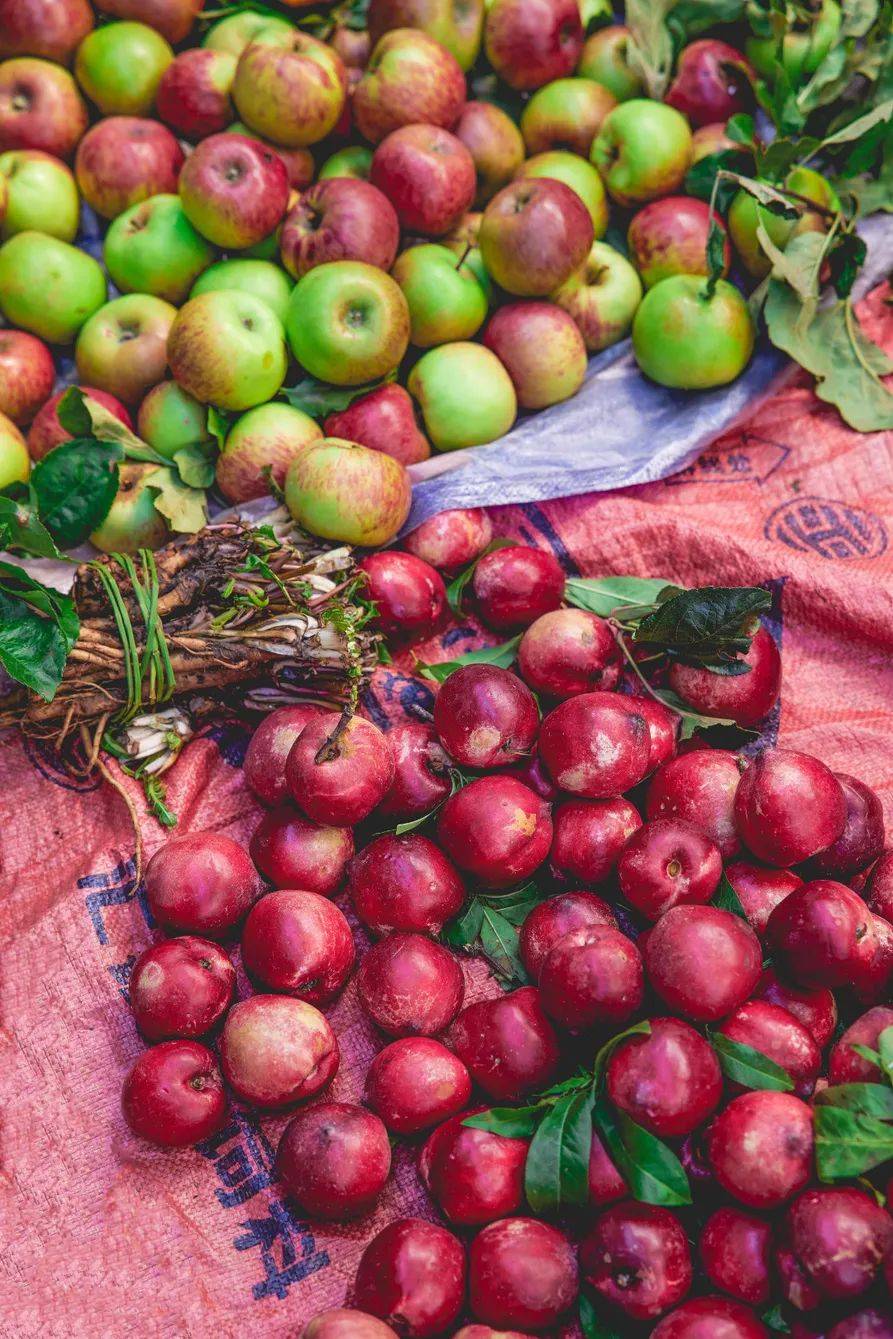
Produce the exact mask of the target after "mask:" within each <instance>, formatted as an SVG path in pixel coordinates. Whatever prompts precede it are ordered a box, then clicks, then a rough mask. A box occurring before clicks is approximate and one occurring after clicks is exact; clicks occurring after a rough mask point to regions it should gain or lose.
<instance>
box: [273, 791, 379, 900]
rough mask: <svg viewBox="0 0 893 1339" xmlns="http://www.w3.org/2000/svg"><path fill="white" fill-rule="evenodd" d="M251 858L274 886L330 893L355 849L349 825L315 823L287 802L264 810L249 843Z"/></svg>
mask: <svg viewBox="0 0 893 1339" xmlns="http://www.w3.org/2000/svg"><path fill="white" fill-rule="evenodd" d="M248 849H249V851H250V852H251V859H252V860H253V861H254V863H255V865H257V867H258V869H259V870H260V872H261V874H263V875H264V877H265V878H266V879H269V881H270V883H271V884H272V885H273V887H274V888H305V889H307V891H308V892H311V893H319V894H320V895H321V896H323V897H331V896H332V894H333V893H336V892H337V891H338V889H339V888H340V887H341V885H342V883H343V882H344V875H345V871H346V869H347V864H348V861H349V860H350V858H351V856H352V855H353V853H354V844H353V833H352V832H351V830H350V828H333V827H329V826H327V825H326V824H323V823H314V821H313V819H312V818H305V817H304V815H303V814H299V813H298V812H297V811H296V810H295V809H294V808H292V807H291V806H290V805H285V804H283V805H280V806H279V808H278V809H273V810H271V812H270V813H268V814H264V816H263V818H262V819H261V821H260V823H259V824H258V825H257V827H256V828H255V830H254V832H253V833H252V836H251V840H250V842H249V843H248Z"/></svg>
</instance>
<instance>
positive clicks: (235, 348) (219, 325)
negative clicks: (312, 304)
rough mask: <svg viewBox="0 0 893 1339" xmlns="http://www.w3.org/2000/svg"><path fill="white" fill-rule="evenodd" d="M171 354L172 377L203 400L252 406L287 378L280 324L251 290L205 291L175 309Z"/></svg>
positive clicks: (224, 405) (223, 405) (169, 344)
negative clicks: (252, 294)
mask: <svg viewBox="0 0 893 1339" xmlns="http://www.w3.org/2000/svg"><path fill="white" fill-rule="evenodd" d="M167 358H168V363H169V364H170V369H171V372H172V373H173V376H174V380H175V381H177V382H179V384H180V385H181V386H182V387H183V389H184V390H185V391H188V392H189V394H190V395H192V396H194V397H195V399H196V400H200V401H201V402H202V404H213V405H216V406H217V408H218V409H252V408H253V407H254V405H256V404H264V403H265V402H266V401H267V400H272V398H273V396H274V395H275V394H276V392H277V391H278V390H279V387H280V386H281V385H282V383H283V381H284V380H285V371H286V366H287V360H286V354H285V340H284V339H283V331H282V322H281V321H280V320H279V318H278V317H277V316H274V314H273V312H272V311H271V310H270V308H269V307H268V306H267V304H266V303H265V302H261V300H260V299H259V298H255V297H252V296H251V295H250V294H249V293H240V292H236V291H234V290H232V289H229V290H221V291H219V292H216V293H202V294H201V295H200V296H199V297H197V298H190V299H189V301H188V302H187V303H185V305H184V306H182V307H181V308H180V310H179V312H178V313H177V317H176V320H175V321H174V324H173V326H172V327H171V332H170V336H169V337H168V342H167Z"/></svg>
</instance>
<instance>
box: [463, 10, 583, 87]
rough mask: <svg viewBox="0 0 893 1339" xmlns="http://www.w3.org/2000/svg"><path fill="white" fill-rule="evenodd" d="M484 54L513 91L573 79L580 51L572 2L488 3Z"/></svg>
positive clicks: (577, 14)
mask: <svg viewBox="0 0 893 1339" xmlns="http://www.w3.org/2000/svg"><path fill="white" fill-rule="evenodd" d="M484 49H485V51H486V53H487V59H488V60H489V61H490V64H491V65H492V66H493V69H494V70H495V71H496V73H497V74H498V75H499V76H500V77H501V78H502V79H504V80H505V82H506V83H507V84H510V85H511V86H512V88H518V89H531V88H539V87H540V86H541V85H542V84H547V83H549V81H550V80H552V79H562V78H564V77H565V76H566V75H569V74H573V72H574V70H575V69H576V66H577V61H578V60H579V59H580V52H581V51H582V50H583V25H582V23H581V21H580V8H579V5H578V3H577V0H493V4H492V5H491V6H490V8H489V9H488V10H487V18H486V21H485V23H484Z"/></svg>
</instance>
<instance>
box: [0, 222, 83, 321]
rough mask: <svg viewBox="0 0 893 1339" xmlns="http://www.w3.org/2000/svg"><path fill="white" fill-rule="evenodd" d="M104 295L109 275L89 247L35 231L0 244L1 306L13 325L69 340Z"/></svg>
mask: <svg viewBox="0 0 893 1339" xmlns="http://www.w3.org/2000/svg"><path fill="white" fill-rule="evenodd" d="M105 299H106V284H105V275H104V274H103V272H102V269H101V267H100V266H99V264H98V263H97V262H96V261H95V260H94V259H93V257H92V256H88V255H87V253H86V251H81V250H79V249H78V247H76V246H71V245H70V244H69V243H68V242H60V241H59V239H58V237H48V236H47V234H46V233H42V232H32V231H27V232H19V233H16V235H15V237H10V239H9V241H8V242H4V243H3V245H2V246H0V311H2V312H3V315H4V316H5V317H6V319H7V321H9V322H10V324H11V325H18V326H21V327H22V329H23V330H30V331H31V333H32V335H39V336H40V338H41V339H45V340H47V342H48V343H50V344H70V343H71V341H72V340H73V339H74V337H75V335H76V334H77V332H78V331H79V330H80V328H81V326H82V325H83V324H84V322H85V321H86V320H87V318H88V317H89V316H92V315H93V313H94V312H95V311H96V310H97V309H98V308H99V307H101V306H102V304H103V303H104V302H105Z"/></svg>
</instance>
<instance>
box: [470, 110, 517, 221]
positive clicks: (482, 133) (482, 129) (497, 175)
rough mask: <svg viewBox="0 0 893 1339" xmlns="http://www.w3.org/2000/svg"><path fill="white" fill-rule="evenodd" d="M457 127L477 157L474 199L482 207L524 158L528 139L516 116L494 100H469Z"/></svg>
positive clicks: (512, 176) (510, 178)
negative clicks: (508, 112) (522, 132)
mask: <svg viewBox="0 0 893 1339" xmlns="http://www.w3.org/2000/svg"><path fill="white" fill-rule="evenodd" d="M453 130H454V133H455V134H456V136H457V138H458V139H460V140H461V141H462V143H463V144H464V145H465V147H466V149H467V150H468V152H469V153H470V154H471V157H472V159H473V161H474V168H475V172H476V173H477V191H476V192H475V197H474V203H475V204H476V205H478V206H479V207H481V208H482V207H483V206H484V205H485V204H486V203H487V201H488V200H491V199H492V198H493V196H494V195H495V194H496V192H497V191H498V190H501V189H502V187H503V186H507V185H508V183H509V182H510V181H511V180H512V179H513V178H514V176H515V173H516V172H517V171H518V168H519V167H520V166H521V164H522V163H523V162H524V140H523V138H522V136H521V132H520V130H519V129H518V127H517V126H516V125H515V123H514V121H513V120H512V118H511V117H510V116H509V115H508V114H507V113H506V112H504V111H503V110H502V108H501V107H497V106H496V104H495V103H494V102H466V104H465V108H464V110H463V112H462V115H461V116H460V117H459V120H458V121H457V122H456V124H455V126H454V127H453Z"/></svg>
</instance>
